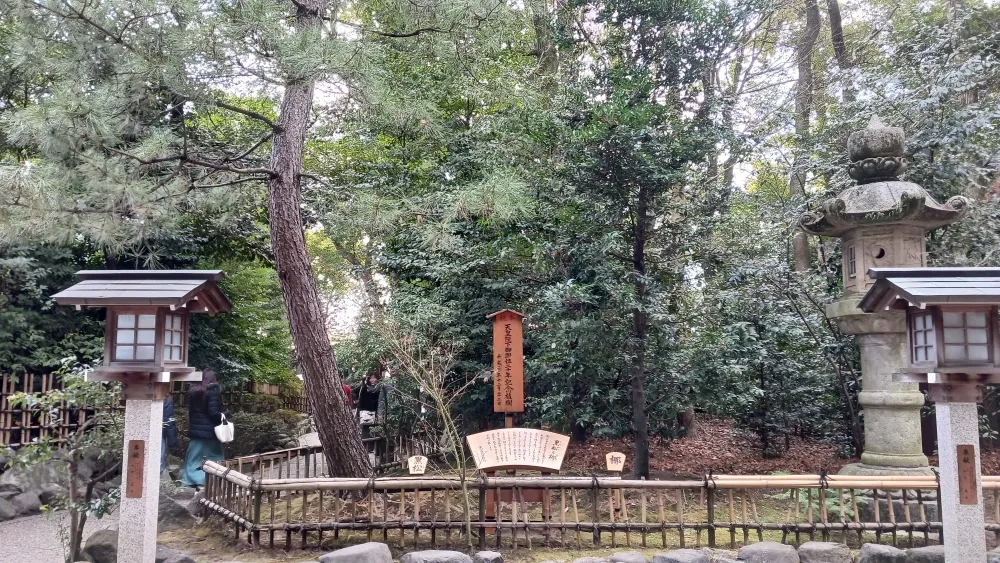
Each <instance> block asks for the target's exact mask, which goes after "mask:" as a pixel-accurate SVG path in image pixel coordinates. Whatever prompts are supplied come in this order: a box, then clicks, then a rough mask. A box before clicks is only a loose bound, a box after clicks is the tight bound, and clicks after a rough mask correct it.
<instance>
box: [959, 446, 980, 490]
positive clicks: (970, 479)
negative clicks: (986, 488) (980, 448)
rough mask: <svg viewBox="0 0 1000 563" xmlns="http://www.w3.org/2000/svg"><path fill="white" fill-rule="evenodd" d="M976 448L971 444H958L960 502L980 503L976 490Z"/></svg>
mask: <svg viewBox="0 0 1000 563" xmlns="http://www.w3.org/2000/svg"><path fill="white" fill-rule="evenodd" d="M976 489H977V486H976V448H975V447H974V446H972V445H971V444H964V445H960V446H958V502H959V504H979V494H978V493H977V491H976Z"/></svg>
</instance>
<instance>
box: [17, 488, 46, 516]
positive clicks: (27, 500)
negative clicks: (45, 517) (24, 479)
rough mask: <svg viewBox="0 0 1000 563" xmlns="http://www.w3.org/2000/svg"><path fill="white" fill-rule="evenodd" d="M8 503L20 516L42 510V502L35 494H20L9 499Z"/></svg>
mask: <svg viewBox="0 0 1000 563" xmlns="http://www.w3.org/2000/svg"><path fill="white" fill-rule="evenodd" d="M10 503H11V504H13V505H14V507H15V508H17V513H18V514H20V515H22V516H23V515H25V514H35V513H36V512H38V511H40V510H41V509H42V501H41V500H39V498H38V495H36V494H35V493H21V494H19V495H17V496H16V497H14V498H12V499H10Z"/></svg>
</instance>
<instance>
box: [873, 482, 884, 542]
mask: <svg viewBox="0 0 1000 563" xmlns="http://www.w3.org/2000/svg"><path fill="white" fill-rule="evenodd" d="M872 498H873V499H874V500H875V523H876V524H878V527H877V528H875V543H881V540H882V506H881V503H880V502H879V499H878V489H872Z"/></svg>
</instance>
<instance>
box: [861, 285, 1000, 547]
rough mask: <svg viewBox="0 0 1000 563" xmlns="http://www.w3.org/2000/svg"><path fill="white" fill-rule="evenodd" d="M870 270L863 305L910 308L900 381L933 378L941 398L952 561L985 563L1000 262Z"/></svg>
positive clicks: (944, 500)
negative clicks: (989, 404) (985, 417)
mask: <svg viewBox="0 0 1000 563" xmlns="http://www.w3.org/2000/svg"><path fill="white" fill-rule="evenodd" d="M868 276H869V277H870V278H872V279H874V280H875V282H874V285H872V288H871V289H870V290H869V291H868V293H867V294H866V295H865V296H864V298H863V299H862V300H861V303H860V305H859V307H860V308H861V310H863V311H865V312H866V313H869V312H880V311H884V310H902V311H905V312H906V327H907V330H906V334H907V340H906V344H907V349H908V354H907V355H908V357H909V367H907V368H905V369H903V370H902V373H897V374H894V375H893V381H899V382H906V383H925V384H927V388H928V390H929V397H930V400H932V401H934V402H935V403H936V405H935V408H936V410H937V433H938V453H939V458H938V461H939V464H940V466H941V467H940V478H941V487H940V492H939V494H940V497H939V499H938V500H939V501H940V503H941V512H942V514H941V522H942V526H943V534H944V555H945V560H946V561H948V563H973V562H975V563H979V562H980V561H984V560H985V559H986V539H985V536H984V534H983V525H984V521H985V518H984V508H983V487H982V468H981V464H980V459H979V410H978V404H979V403H981V402H982V400H983V384H986V383H1000V324H998V322H1000V315H998V309H997V305H998V304H1000V268H877V269H871V270H869V272H868ZM890 508H891V505H890Z"/></svg>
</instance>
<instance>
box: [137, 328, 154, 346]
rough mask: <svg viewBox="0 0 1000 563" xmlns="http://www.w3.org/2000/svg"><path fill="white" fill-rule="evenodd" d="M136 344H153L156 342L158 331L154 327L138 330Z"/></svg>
mask: <svg viewBox="0 0 1000 563" xmlns="http://www.w3.org/2000/svg"><path fill="white" fill-rule="evenodd" d="M136 333H137V334H136V339H135V342H136V344H152V343H154V342H156V331H155V330H152V329H143V330H138V331H136Z"/></svg>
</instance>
